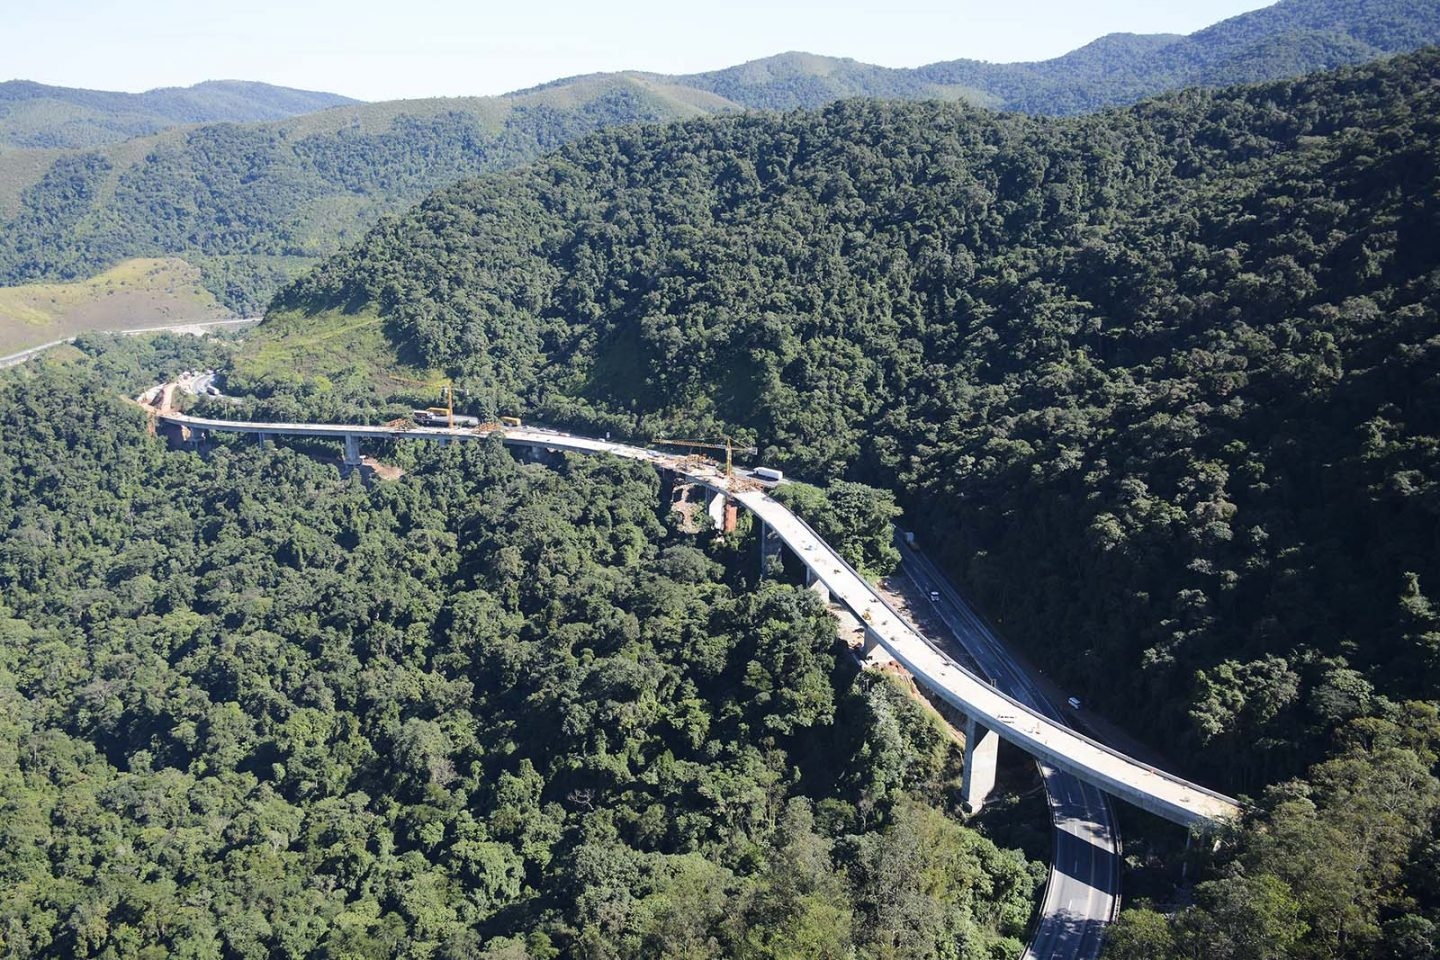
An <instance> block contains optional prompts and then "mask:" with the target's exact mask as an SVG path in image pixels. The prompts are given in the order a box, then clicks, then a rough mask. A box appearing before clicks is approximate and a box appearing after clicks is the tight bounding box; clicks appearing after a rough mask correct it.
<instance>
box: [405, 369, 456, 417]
mask: <svg viewBox="0 0 1440 960" xmlns="http://www.w3.org/2000/svg"><path fill="white" fill-rule="evenodd" d="M390 379H391V380H394V381H395V382H396V383H408V384H411V385H412V386H416V387H439V388H440V398H441V399H442V400H444V401H445V406H443V407H426V408H425V412H426V413H429V414H433V415H434V416H437V417H438V416H442V415H443V416H444V417H445V426H447V427H451V428H453V427H454V426H455V383H454V381H452V380H451V379H450V378H449V377H442V378H440V379H439V380H410V379H408V378H406V377H396V376H392V377H390Z"/></svg>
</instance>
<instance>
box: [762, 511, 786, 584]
mask: <svg viewBox="0 0 1440 960" xmlns="http://www.w3.org/2000/svg"><path fill="white" fill-rule="evenodd" d="M783 546H785V543H784V541H782V540H781V539H780V534H778V533H776V532H775V531H774V530H773V529H772V528H771V527H770V524H768V523H766V522H765V521H764V520H761V521H760V576H762V577H763V576H766V575H767V574H769V572H770V568H771V565H772V564H773V565H774V566H777V567H778V566H779V565H780V563H781V561H780V549H781V548H782V547H783ZM772 557H773V558H774V559H771V558H772Z"/></svg>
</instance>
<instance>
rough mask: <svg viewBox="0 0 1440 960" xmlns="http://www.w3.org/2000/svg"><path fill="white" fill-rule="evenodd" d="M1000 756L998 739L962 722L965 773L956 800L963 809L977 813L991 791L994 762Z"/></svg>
mask: <svg viewBox="0 0 1440 960" xmlns="http://www.w3.org/2000/svg"><path fill="white" fill-rule="evenodd" d="M999 755H1000V737H999V736H998V735H997V734H996V733H995V731H994V730H988V729H986V728H985V727H984V726H982V725H981V724H979V723H977V722H976V721H974V720H973V719H967V720H966V721H965V772H964V775H963V777H962V779H961V783H960V799H961V801H962V802H963V803H964V804H965V809H967V810H968V811H970V812H971V813H979V812H980V808H981V807H983V806H984V805H985V800H986V798H987V797H989V796H990V791H991V790H994V789H995V763H996V760H997V759H998V757H999Z"/></svg>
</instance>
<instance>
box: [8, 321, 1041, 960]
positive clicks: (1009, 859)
mask: <svg viewBox="0 0 1440 960" xmlns="http://www.w3.org/2000/svg"><path fill="white" fill-rule="evenodd" d="M80 345H81V347H82V348H83V349H84V350H85V351H87V352H89V353H90V354H91V356H90V357H86V358H81V359H80V360H78V361H75V362H71V363H65V364H62V363H50V362H47V361H40V362H37V363H36V364H34V365H32V366H29V367H26V368H20V369H17V370H13V371H7V372H5V373H0V427H3V429H0V796H3V798H4V800H3V803H0V836H3V837H4V843H3V844H0V884H3V887H4V889H5V896H4V897H3V899H0V948H3V950H4V952H6V953H9V954H13V955H16V956H26V957H55V958H74V957H138V956H156V957H159V956H173V957H258V958H263V957H273V958H296V960H299V958H315V957H335V958H340V957H344V958H352V960H368V958H376V960H380V958H407V960H426V958H437V957H440V958H447V957H448V958H489V960H500V958H510V960H527V958H533V960H555V958H557V957H567V958H576V960H579V958H590V960H620V958H628V957H637V956H655V957H685V958H690V960H703V958H714V960H719V958H722V957H737V956H745V957H754V958H776V960H779V958H786V957H811V958H835V960H842V958H875V960H880V958H886V957H895V956H897V955H898V956H908V957H936V958H939V957H947V958H958V960H989V958H991V957H995V956H1014V955H1016V954H1017V953H1018V952H1019V949H1020V944H1019V942H1018V940H1017V939H1016V938H1017V937H1018V936H1019V935H1021V934H1023V931H1024V927H1025V924H1026V921H1027V918H1028V916H1029V913H1030V910H1031V905H1032V903H1033V895H1034V890H1035V887H1036V884H1037V880H1038V877H1039V874H1040V869H1039V865H1038V864H1033V865H1032V864H1029V863H1027V862H1026V861H1025V860H1024V858H1023V857H1021V856H1020V855H1019V854H1018V853H1017V852H1015V851H1011V850H1001V849H998V848H997V847H996V846H995V845H994V844H993V843H992V842H991V841H990V840H988V839H986V838H985V837H983V836H981V835H980V834H978V833H976V832H975V831H973V830H970V829H968V828H966V827H964V826H963V825H961V824H960V823H959V822H958V816H957V810H956V809H955V807H954V805H953V804H954V800H955V798H956V796H957V790H956V775H957V772H958V764H957V761H958V756H959V754H958V752H957V749H956V746H955V743H954V740H953V739H952V738H951V737H950V735H949V734H948V733H947V732H946V731H945V729H944V728H943V727H941V726H940V725H939V724H938V723H937V722H936V721H935V720H934V718H933V715H931V714H926V713H924V712H922V711H921V710H920V709H919V708H918V707H917V706H916V704H915V703H914V701H913V700H912V699H910V698H909V697H908V696H907V695H906V694H905V692H904V691H903V689H902V688H901V687H899V686H898V685H896V684H894V683H892V682H891V681H890V680H889V679H887V678H886V677H884V676H881V675H876V674H861V673H859V672H858V671H857V670H856V669H855V667H854V664H853V661H852V660H851V659H850V658H849V656H848V655H847V654H845V653H844V650H843V647H841V646H840V645H839V643H838V640H837V637H836V632H835V624H834V621H833V620H832V619H831V618H830V617H829V616H828V615H827V614H826V612H825V610H824V608H823V606H821V605H820V604H819V602H818V601H817V600H816V599H815V597H814V595H813V594H812V593H810V592H808V591H805V590H803V589H801V588H799V587H792V586H786V585H784V584H781V583H778V582H776V581H774V580H770V581H767V582H765V583H756V582H755V580H756V570H755V564H754V555H755V554H754V551H753V550H752V549H744V550H738V549H734V548H727V547H723V546H720V545H717V544H716V542H715V541H714V538H712V537H705V538H703V540H702V539H700V538H695V537H690V536H686V535H683V534H680V533H679V532H678V531H676V530H675V529H674V528H673V527H669V526H667V525H666V524H665V522H664V521H665V519H666V518H667V517H671V516H673V515H672V514H670V513H669V511H668V508H667V507H668V505H667V504H665V503H663V502H662V500H661V498H660V496H659V489H658V486H659V478H658V476H657V475H656V473H655V472H654V471H653V470H651V469H649V468H647V467H644V466H641V465H635V464H625V463H622V462H619V461H606V460H603V459H592V458H579V459H575V460H572V461H567V462H565V463H562V464H559V465H557V466H554V467H545V466H540V465H537V464H527V465H522V464H520V463H517V462H516V460H515V459H514V458H513V457H512V456H511V455H510V454H509V452H507V450H506V449H505V448H504V447H503V446H502V445H501V444H500V443H498V442H495V443H491V444H483V445H482V444H464V445H456V446H452V447H449V448H446V449H443V450H442V449H440V448H438V447H433V446H427V447H420V448H415V447H411V448H408V449H407V450H405V451H392V453H395V454H397V455H399V456H402V457H405V456H408V457H409V458H410V459H409V460H407V463H408V464H409V466H410V467H411V469H410V470H409V472H408V473H407V474H406V475H405V476H404V477H402V478H400V479H398V480H394V481H388V482H383V483H376V484H372V485H366V484H362V483H361V482H360V478H359V477H351V478H349V479H342V478H341V477H340V476H339V474H338V472H337V471H336V469H335V466H334V464H333V463H325V462H322V461H321V460H319V459H317V458H316V457H315V456H313V455H309V454H307V453H305V452H301V451H297V450H295V449H284V448H281V449H277V448H275V447H274V446H271V447H268V448H261V447H256V446H254V445H251V444H244V443H241V444H237V445H235V446H226V445H224V444H221V445H219V446H218V447H217V448H214V449H211V450H210V451H209V452H208V453H207V455H206V456H205V457H203V458H202V457H200V456H196V455H193V454H189V453H167V452H166V450H165V447H164V443H163V441H160V440H157V439H156V438H154V437H150V436H147V435H146V430H145V423H144V415H143V414H142V413H141V411H139V410H138V409H136V408H135V407H133V406H130V405H127V404H125V403H124V402H123V401H122V400H120V399H119V398H118V397H116V396H114V394H113V393H112V391H117V390H119V389H128V390H132V391H133V390H138V389H139V388H140V386H141V385H143V384H145V383H147V382H150V381H153V380H156V379H160V378H162V377H167V376H173V375H174V374H175V373H176V372H177V371H178V370H180V369H195V368H197V367H199V366H202V365H205V364H213V363H216V362H217V358H216V356H215V354H214V352H212V350H211V348H209V347H207V346H206V345H204V344H202V343H200V342H199V341H197V340H195V339H193V338H178V339H161V340H160V341H159V342H158V343H157V344H156V346H155V347H154V348H153V349H151V348H149V347H148V346H146V345H142V344H137V343H136V342H135V341H133V340H128V341H124V342H121V343H119V344H115V343H111V344H109V345H108V346H106V345H105V344H104V343H103V342H102V341H97V340H96V339H94V338H90V339H88V340H83V341H81V344H80ZM62 396H63V397H66V398H69V399H68V402H67V410H66V415H65V416H55V415H53V404H52V403H51V402H50V401H51V398H54V397H62ZM314 452H321V453H322V455H323V448H320V450H319V451H312V453H314ZM372 452H377V451H373V450H372ZM331 453H332V454H333V451H331ZM753 544H754V541H753V540H752V541H750V543H749V546H752V547H753ZM897 945H898V946H899V947H900V948H902V949H901V952H900V953H898V954H897V952H896V948H897Z"/></svg>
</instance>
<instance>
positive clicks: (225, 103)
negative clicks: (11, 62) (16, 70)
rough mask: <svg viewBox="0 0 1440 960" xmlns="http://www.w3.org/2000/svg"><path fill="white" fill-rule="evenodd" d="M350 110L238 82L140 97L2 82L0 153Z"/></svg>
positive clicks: (319, 97)
mask: <svg viewBox="0 0 1440 960" xmlns="http://www.w3.org/2000/svg"><path fill="white" fill-rule="evenodd" d="M358 102H359V101H356V100H352V99H351V98H350V97H342V96H340V95H338V94H334V93H317V92H315V91H311V90H294V89H291V88H289V87H276V86H272V85H271V84H268V83H253V82H249V81H241V80H209V81H206V82H205V83H197V84H195V85H194V86H191V87H164V88H161V89H158V90H147V91H145V92H144V93H114V92H111V91H108V90H77V89H73V88H71V87H52V86H47V85H45V84H43V83H34V82H32V81H29V80H10V81H7V82H5V83H0V146H8V147H47V148H82V149H83V148H86V147H98V146H101V145H103V144H107V143H118V142H120V141H121V140H129V139H130V138H131V137H140V136H145V135H147V134H151V133H158V132H160V131H161V130H164V129H165V128H167V127H175V126H180V125H182V124H193V123H221V122H229V123H245V122H247V121H255V120H283V119H285V118H286V117H294V116H299V115H300V114H302V113H313V112H314V111H316V110H324V109H326V108H328V107H338V106H341V105H343V104H347V103H358Z"/></svg>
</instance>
